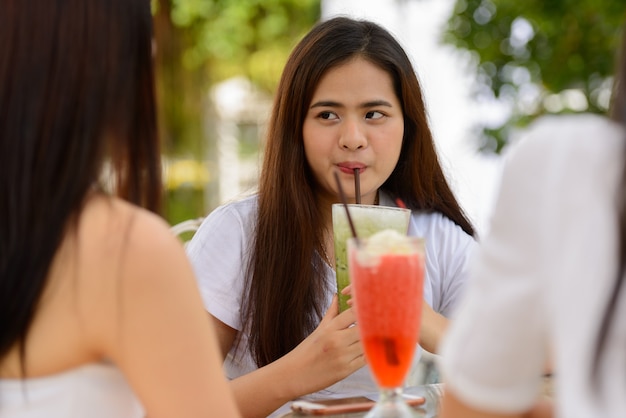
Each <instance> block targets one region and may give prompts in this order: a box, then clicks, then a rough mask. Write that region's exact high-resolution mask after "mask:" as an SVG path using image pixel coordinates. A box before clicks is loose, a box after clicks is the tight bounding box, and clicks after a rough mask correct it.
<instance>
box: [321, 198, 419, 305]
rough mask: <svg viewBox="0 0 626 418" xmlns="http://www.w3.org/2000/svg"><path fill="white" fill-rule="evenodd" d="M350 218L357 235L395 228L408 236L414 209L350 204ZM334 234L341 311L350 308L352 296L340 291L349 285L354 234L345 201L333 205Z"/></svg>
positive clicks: (367, 234)
mask: <svg viewBox="0 0 626 418" xmlns="http://www.w3.org/2000/svg"><path fill="white" fill-rule="evenodd" d="M348 209H349V210H350V217H351V218H352V222H353V223H354V227H355V229H356V231H357V235H358V236H359V237H362V238H367V237H369V236H370V235H372V234H374V233H376V232H378V231H381V230H383V229H393V230H395V231H398V232H399V233H401V234H403V235H406V233H407V231H408V229H409V220H410V219H411V211H410V210H409V209H402V208H396V207H392V206H378V205H357V204H349V205H348ZM332 210H333V213H332V216H333V237H334V242H335V244H334V245H335V273H336V275H337V295H338V296H339V312H343V311H344V310H345V309H347V308H348V299H349V298H350V297H349V296H346V295H342V294H341V291H342V290H343V288H344V287H346V286H347V285H348V284H350V276H349V274H348V257H347V254H348V253H347V251H346V242H347V241H348V238H350V237H351V236H352V231H351V230H350V224H349V223H348V217H347V216H346V209H345V208H344V206H343V204H341V203H335V204H334V205H333V206H332Z"/></svg>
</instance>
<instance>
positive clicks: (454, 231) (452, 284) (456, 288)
mask: <svg viewBox="0 0 626 418" xmlns="http://www.w3.org/2000/svg"><path fill="white" fill-rule="evenodd" d="M442 221H445V223H446V224H445V225H442V229H444V228H445V229H446V230H447V231H445V232H444V231H442V233H441V234H440V238H442V239H441V241H439V243H438V246H439V248H437V252H436V254H437V258H439V260H438V263H439V266H438V269H439V271H440V273H439V274H440V278H439V282H438V286H439V288H438V289H437V291H435V292H433V295H434V299H433V309H435V311H436V312H438V313H440V314H441V315H443V316H445V317H446V318H450V317H452V316H453V315H454V313H455V311H456V309H457V308H458V305H459V303H460V300H461V297H462V296H463V293H464V292H465V289H466V287H467V278H468V274H469V272H468V267H469V260H470V258H471V256H472V253H473V251H474V249H475V247H476V241H475V240H474V238H473V237H472V236H471V235H468V234H467V233H466V232H465V231H463V229H462V228H461V227H460V226H458V225H456V224H455V223H454V222H452V221H451V220H449V219H447V218H443V219H442Z"/></svg>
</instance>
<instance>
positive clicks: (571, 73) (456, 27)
mask: <svg viewBox="0 0 626 418" xmlns="http://www.w3.org/2000/svg"><path fill="white" fill-rule="evenodd" d="M624 22H626V3H625V2H624V1H622V0H521V1H520V0H457V1H456V5H455V8H454V11H453V13H452V15H451V17H450V19H449V21H448V27H447V29H446V30H445V31H444V33H443V41H444V42H447V43H450V44H452V45H455V46H456V47H457V48H459V49H460V50H461V51H466V52H469V55H470V57H471V58H470V60H469V61H470V62H471V68H472V71H476V84H475V90H474V94H475V95H476V97H482V98H485V97H491V98H495V99H497V100H500V101H503V102H506V103H507V104H508V105H509V106H510V107H511V108H512V112H511V116H510V118H509V119H508V120H507V121H506V123H505V124H504V125H502V126H495V127H493V126H484V125H483V126H479V127H478V131H479V132H478V134H479V135H480V136H481V138H482V143H483V148H484V149H488V150H492V151H495V152H500V151H501V150H502V148H503V147H504V146H505V145H506V143H507V142H508V140H509V138H510V134H511V133H512V131H513V130H515V129H516V128H520V127H523V126H526V125H527V124H528V123H529V122H530V121H532V120H533V119H535V118H536V117H538V116H540V115H542V114H546V113H554V110H552V109H550V108H549V107H546V104H545V103H546V102H545V100H544V99H545V98H547V97H549V96H550V95H554V94H559V93H562V92H564V91H566V90H572V89H573V90H578V91H580V92H582V93H583V94H584V96H585V97H586V99H587V104H588V106H587V108H586V109H579V108H574V109H572V108H568V107H567V106H563V108H562V109H561V110H559V111H558V112H557V113H564V112H577V111H588V112H594V113H605V112H606V110H607V108H606V104H605V103H604V101H603V98H604V97H606V95H603V91H604V92H606V90H607V89H608V88H610V84H611V75H612V74H613V71H614V61H615V54H616V51H617V49H618V44H619V38H620V32H621V25H623V24H624ZM529 27H531V28H532V31H530V33H531V37H530V38H529V39H528V38H524V37H521V38H520V37H519V36H516V34H519V33H520V32H522V33H523V32H524V31H523V30H522V31H519V30H518V31H517V32H516V31H514V30H513V29H514V28H517V29H524V28H529ZM474 69H475V70H474ZM529 84H532V85H535V86H537V87H539V91H540V94H539V97H538V99H537V100H535V101H534V103H525V102H524V100H523V97H522V92H523V90H524V89H528V86H529ZM526 91H528V90H526Z"/></svg>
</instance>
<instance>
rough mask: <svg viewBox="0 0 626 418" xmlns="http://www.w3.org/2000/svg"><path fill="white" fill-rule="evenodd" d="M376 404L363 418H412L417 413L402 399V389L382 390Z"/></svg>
mask: <svg viewBox="0 0 626 418" xmlns="http://www.w3.org/2000/svg"><path fill="white" fill-rule="evenodd" d="M379 396H380V397H379V399H378V402H376V405H374V407H373V408H372V409H371V410H370V411H369V412H368V413H367V415H365V418H414V417H417V416H418V415H417V413H416V412H415V410H414V409H413V408H411V407H410V406H408V405H407V404H406V402H405V401H404V398H403V397H402V388H392V389H389V388H382V389H381V390H380V395H379Z"/></svg>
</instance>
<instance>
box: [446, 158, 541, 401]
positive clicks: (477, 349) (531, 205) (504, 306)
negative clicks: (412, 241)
mask: <svg viewBox="0 0 626 418" xmlns="http://www.w3.org/2000/svg"><path fill="white" fill-rule="evenodd" d="M536 154H538V155H539V156H538V155H536ZM540 156H541V154H540V153H535V152H533V151H532V148H531V149H530V150H529V149H526V150H525V151H524V152H521V153H518V154H516V155H514V158H513V159H511V160H510V161H509V164H508V165H506V166H505V168H504V172H503V177H502V182H501V186H500V194H499V197H498V200H497V202H496V207H495V210H494V214H493V217H492V220H491V221H492V223H491V228H490V231H491V233H490V235H489V236H487V237H486V239H485V240H484V241H483V242H482V244H481V245H480V247H479V248H478V249H477V251H476V255H477V257H476V259H475V260H474V261H473V263H474V264H473V265H472V266H470V278H469V282H468V286H467V288H466V293H465V295H464V299H463V300H462V303H461V305H460V306H459V309H458V311H457V312H456V314H455V320H454V321H453V323H452V324H451V327H450V330H449V332H448V334H447V336H446V338H445V339H444V341H443V344H442V351H441V354H442V358H441V367H442V373H443V375H444V378H445V381H446V383H447V385H448V386H449V388H450V389H451V390H452V391H453V392H454V393H455V395H456V396H458V397H459V399H461V400H462V401H464V402H466V403H468V404H469V405H471V406H473V407H475V408H480V409H485V410H489V411H493V412H500V413H516V412H520V411H523V410H525V409H527V408H529V407H530V406H531V405H532V404H533V402H534V401H535V400H536V397H537V395H538V392H539V383H540V379H541V375H542V372H543V367H544V365H545V360H546V358H545V348H546V344H547V342H546V341H547V339H546V331H545V328H544V326H545V324H544V320H545V318H546V313H545V312H544V307H545V304H544V303H543V300H542V296H541V283H542V282H543V281H544V280H545V279H546V277H543V276H542V273H543V271H542V270H541V266H542V265H545V264H543V263H544V260H543V257H545V254H546V252H545V250H544V249H542V243H543V242H544V241H545V240H542V233H545V230H546V229H549V226H548V228H545V225H543V223H545V222H543V221H544V220H543V218H542V213H545V212H544V208H543V207H542V204H549V203H546V202H549V199H546V198H545V196H542V194H544V192H542V191H541V186H540V185H539V184H538V183H537V181H536V179H537V178H538V177H537V176H538V175H539V178H541V174H540V173H539V174H538V173H537V172H536V171H534V172H533V170H534V169H538V168H539V167H541V166H542V164H545V163H548V162H546V161H545V160H544V161H542V160H543V159H541V158H540ZM529 172H532V175H528V174H529ZM548 233H549V232H548ZM548 254H549V252H548ZM544 276H545V274H544Z"/></svg>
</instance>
